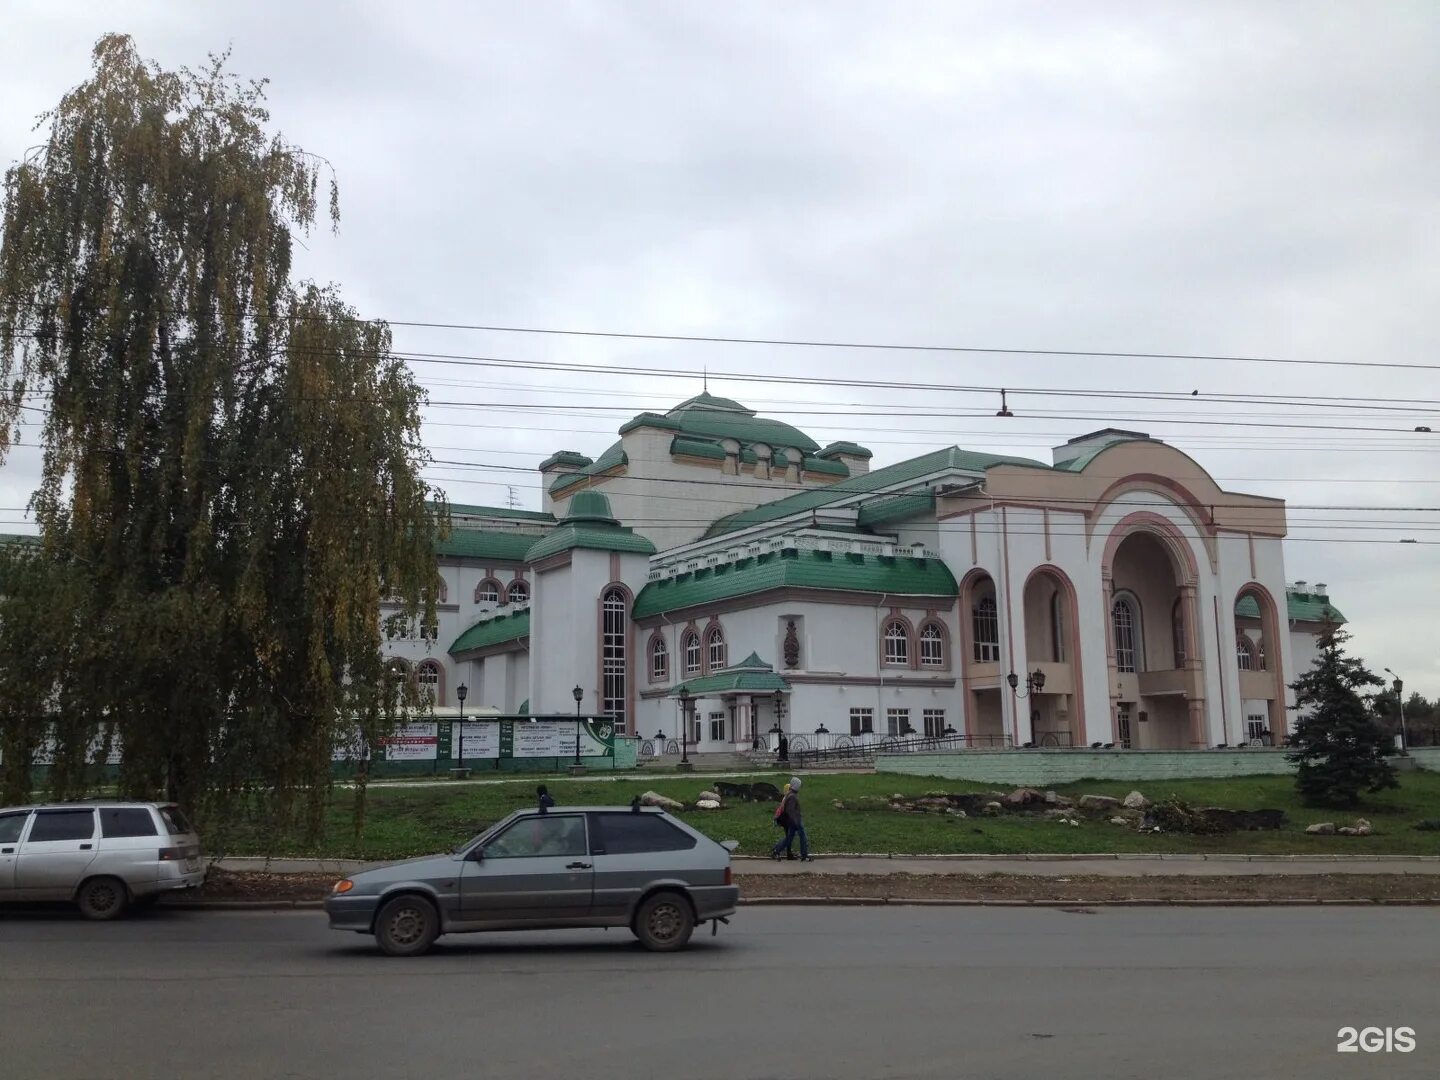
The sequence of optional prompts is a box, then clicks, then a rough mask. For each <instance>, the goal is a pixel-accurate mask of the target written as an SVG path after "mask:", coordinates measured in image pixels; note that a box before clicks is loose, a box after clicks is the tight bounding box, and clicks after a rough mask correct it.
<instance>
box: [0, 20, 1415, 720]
mask: <svg viewBox="0 0 1440 1080" xmlns="http://www.w3.org/2000/svg"><path fill="white" fill-rule="evenodd" d="M107 31H124V32H127V33H130V34H132V35H134V37H135V38H136V40H137V43H138V46H139V48H140V51H141V52H142V54H144V55H146V56H149V57H152V58H154V59H156V60H158V61H159V62H161V63H162V64H163V65H165V66H167V67H175V66H180V65H183V64H190V65H198V64H200V63H202V62H203V60H204V57H205V54H206V53H207V52H209V51H214V50H220V49H224V48H225V47H227V46H230V47H232V48H233V56H232V61H231V66H232V68H233V69H234V70H235V71H236V72H238V73H240V74H243V75H246V76H266V77H268V78H269V79H270V80H271V86H270V90H269V99H270V107H271V111H272V114H273V119H274V123H275V126H276V127H277V128H278V129H280V130H282V131H284V133H285V134H286V135H287V136H288V137H289V138H290V139H291V140H292V141H294V142H297V143H299V144H300V145H302V146H304V147H306V148H307V149H309V150H312V151H314V152H316V153H319V154H323V155H324V156H325V157H327V158H328V159H329V160H330V161H331V162H332V163H333V164H334V167H335V169H336V172H337V174H338V177H339V182H340V191H341V209H342V214H343V221H342V225H341V229H340V231H339V233H338V235H335V236H331V235H329V234H323V235H316V236H312V237H311V238H310V239H309V240H308V241H307V244H308V248H307V249H306V250H305V251H302V252H301V253H300V265H301V270H302V272H303V273H305V274H306V275H309V276H313V277H315V278H318V279H320V280H326V281H334V282H337V283H338V284H340V285H341V286H342V288H343V290H344V292H345V295H346V296H347V298H348V299H349V300H350V301H351V302H352V303H353V304H355V305H356V306H357V307H358V308H359V309H360V310H361V311H362V312H363V313H364V314H366V315H372V316H379V317H387V318H390V319H394V320H411V321H436V322H451V323H454V322H460V323H470V324H475V323H480V324H486V325H504V326H533V327H548V328H570V329H589V330H597V329H598V330H619V331H628V332H642V333H677V334H700V335H725V336H742V337H767V338H786V339H790V338H802V339H808V340H816V339H823V340H829V341H870V342H885V343H921V344H942V345H964V346H982V347H988V348H1036V349H1079V350H1084V349H1101V350H1109V351H1135V352H1164V353H1188V354H1207V355H1208V354H1215V355H1238V356H1262V357H1277V358H1285V359H1297V360H1327V361H1355V362H1360V363H1365V364H1374V363H1380V362H1388V363H1410V364H1435V363H1437V362H1440V348H1437V345H1440V321H1437V317H1436V311H1437V305H1440V295H1437V294H1440V201H1437V192H1440V144H1437V137H1440V136H1437V133H1440V87H1437V81H1440V80H1437V72H1440V61H1437V57H1440V20H1437V19H1436V17H1435V7H1434V4H1433V2H1417V3H1413V4H1406V3H1378V4H1357V3H1343V4H1324V3H1317V2H1313V0H1307V2H1304V3H1294V4H1286V3H1278V2H1266V3H1254V4H1219V3H1211V4H1205V5H1197V4H1191V3H1184V4H1138V3H1123V4H1103V3H1081V2H1078V0H1067V2H1057V3H1050V4H1042V3H1034V4H1017V3H994V4H971V3H958V2H943V3H941V2H937V3H934V4H907V3H894V2H888V3H875V4H862V3H815V4H806V3H799V2H791V3H786V4H776V3H744V2H741V3H730V4H720V5H715V4H711V5H704V4H699V3H690V4H683V5H681V4H675V3H658V2H654V3H647V2H628V3H619V2H616V3H584V2H575V3H544V4H499V3H452V4H447V3H427V2H423V0H412V2H407V3H404V4H398V3H393V2H388V0H387V2H380V0H375V2H370V3H355V2H350V3H343V4H340V3H334V4H329V3H319V2H312V0H304V2H301V3H296V2H294V0H290V2H286V3H279V2H273V0H251V2H249V3H246V4H244V5H241V4H193V3H180V2H176V0H171V2H164V3H162V2H142V0H104V2H87V0H69V2H67V3H56V2H55V0H5V3H4V4H3V7H0V164H4V165H7V166H8V165H9V164H10V163H12V162H13V161H14V160H15V159H16V158H17V157H18V156H19V155H20V154H21V153H22V152H23V151H24V149H25V148H26V147H27V146H30V145H32V144H34V143H36V142H38V141H40V138H39V136H37V135H36V134H35V133H34V132H33V131H32V125H33V121H34V117H35V115H36V114H37V113H39V112H40V111H41V110H43V109H45V108H48V107H49V106H51V105H53V104H54V103H55V102H56V101H57V99H58V98H59V96H60V95H61V94H62V93H63V92H64V91H65V90H66V89H68V88H69V87H70V86H72V85H74V84H75V83H77V82H79V81H81V80H83V79H84V78H85V77H86V76H87V73H88V71H89V64H90V58H89V51H90V47H91V45H92V44H93V42H94V40H95V39H96V38H97V37H98V36H99V35H100V34H102V33H105V32H107ZM396 343H397V346H398V347H399V348H401V349H404V350H413V351H421V352H435V353H450V354H460V355H467V356H490V357H502V358H511V359H520V360H561V361H569V362H579V363H590V364H615V363H626V364H637V365H642V366H650V367H666V368H680V369H688V370H694V371H697V372H698V371H699V370H700V369H701V368H702V367H708V368H709V369H710V370H711V371H712V372H722V373H723V372H738V373H755V372H768V373H778V374H790V375H812V376H813V375H824V376H835V377H849V378H886V379H903V380H906V381H916V382H926V383H946V384H964V385H971V386H977V385H978V386H1000V385H1004V386H1008V387H1014V388H1062V387H1070V388H1082V389H1099V390H1113V389H1129V390H1168V391H1183V392H1185V393H1187V394H1188V393H1189V391H1191V390H1199V391H1200V396H1199V397H1197V398H1195V399H1191V400H1188V401H1183V402H1153V401H1151V402H1134V403H1130V404H1121V403H1117V402H1115V401H1113V400H1110V401H1107V400H1106V399H1103V398H1098V399H1097V398H1090V399H1085V398H1060V397H1034V396H1027V397H1018V398H1012V399H1011V407H1012V409H1013V410H1014V411H1015V412H1016V413H1017V416H1016V417H1015V418H1014V419H998V418H996V417H994V416H993V415H991V414H993V412H994V411H995V409H996V408H998V405H999V402H998V400H996V399H995V398H994V396H993V395H979V396H972V395H962V394H956V393H936V392H926V393H915V392H904V391H895V390H874V389H871V390H855V389H845V388H833V387H831V388H827V387H819V386H777V385H774V384H768V385H767V384H760V383H754V382H751V383H745V382H743V381H734V380H730V381H726V380H721V379H717V378H714V377H712V379H711V383H710V387H711V389H712V390H714V391H718V392H720V393H725V394H728V395H730V396H734V397H738V398H739V399H741V400H742V401H744V402H746V403H747V404H749V405H751V406H752V407H754V408H758V409H760V410H761V411H762V412H765V413H767V414H771V415H776V416H780V417H782V418H785V419H788V420H790V422H792V423H794V424H796V425H797V426H799V427H801V428H803V429H804V430H806V431H808V432H810V433H811V434H813V435H814V437H815V438H816V439H817V440H819V441H821V442H827V441H830V440H833V439H839V438H850V439H854V440H855V441H858V442H861V443H864V444H865V445H867V446H870V447H871V448H872V449H873V450H874V451H875V455H876V461H875V464H877V465H883V464H888V463H891V462H894V461H898V460H900V459H902V458H905V457H909V456H913V455H914V454H917V453H921V452H924V451H925V450H927V449H933V448H936V447H939V446H943V445H948V444H951V443H958V444H959V445H961V446H966V447H975V448H987V449H994V450H997V451H1001V452H1006V453H1016V454H1023V455H1026V456H1032V457H1038V458H1040V459H1042V460H1046V461H1048V460H1049V447H1050V446H1052V445H1054V444H1056V443H1059V442H1062V441H1064V439H1066V438H1069V437H1071V436H1073V435H1076V434H1080V433H1082V432H1085V431H1088V430H1091V429H1094V428H1097V427H1101V426H1104V425H1105V424H1106V423H1108V422H1111V421H1114V422H1118V423H1120V424H1122V425H1123V426H1126V427H1132V428H1134V427H1138V428H1140V429H1142V430H1146V431H1149V432H1151V433H1152V434H1154V435H1156V436H1159V437H1162V438H1165V439H1166V440H1167V441H1170V442H1173V443H1174V444H1176V445H1178V446H1180V447H1181V448H1183V449H1185V450H1186V451H1188V452H1190V453H1192V454H1193V455H1194V456H1195V457H1196V458H1198V459H1199V461H1200V462H1201V463H1202V464H1203V465H1205V466H1206V467H1207V468H1208V469H1209V470H1210V471H1211V472H1212V473H1213V474H1214V475H1215V476H1216V477H1217V478H1218V479H1219V480H1220V482H1221V483H1222V484H1223V485H1224V486H1226V487H1227V488H1228V489H1230V490H1239V491H1248V492H1254V493H1257V494H1264V495H1272V496H1278V497H1283V498H1285V499H1286V500H1287V501H1288V502H1289V503H1290V504H1291V510H1290V521H1291V540H1289V541H1287V554H1286V561H1287V571H1288V574H1289V577H1290V578H1291V580H1295V579H1305V580H1308V581H1310V582H1317V581H1324V582H1327V583H1329V585H1330V592H1331V596H1332V598H1333V600H1334V602H1335V604H1336V605H1337V606H1338V607H1339V608H1340V609H1341V610H1342V611H1343V612H1344V613H1345V615H1346V616H1347V617H1348V618H1349V619H1350V621H1351V624H1352V626H1351V629H1352V630H1353V631H1354V633H1355V636H1356V641H1355V647H1356V649H1357V651H1358V652H1359V653H1360V654H1362V655H1363V656H1364V657H1366V658H1367V659H1368V661H1369V662H1370V663H1371V664H1372V666H1374V667H1375V668H1376V669H1377V670H1378V669H1379V668H1381V667H1387V666H1388V667H1392V668H1394V669H1395V670H1396V671H1398V672H1399V673H1400V674H1401V675H1402V676H1404V677H1405V679H1406V682H1407V684H1408V686H1409V687H1412V688H1415V689H1419V690H1421V691H1423V692H1426V693H1428V694H1429V695H1431V696H1434V695H1435V694H1437V693H1440V650H1437V648H1436V645H1435V641H1436V631H1435V626H1436V614H1435V613H1436V607H1437V593H1440V546H1435V545H1434V544H1433V543H1431V544H1426V543H1423V541H1432V542H1433V541H1436V540H1440V529H1437V526H1440V514H1436V513H1428V512H1420V511H1415V510H1405V511H1400V512H1391V513H1377V512H1373V511H1351V512H1345V511H1332V510H1314V509H1304V508H1305V507H1313V506H1325V507H1333V506H1340V507H1351V506H1360V507H1373V506H1387V507H1431V506H1435V505H1437V504H1440V482H1437V481H1440V469H1437V464H1440V454H1437V451H1440V441H1437V439H1440V434H1437V435H1435V436H1431V437H1428V438H1427V437H1424V436H1419V435H1414V434H1409V432H1410V431H1411V429H1412V428H1413V427H1415V426H1416V425H1419V424H1426V425H1429V426H1431V427H1434V428H1435V429H1436V432H1437V433H1440V405H1434V404H1430V405H1415V406H1414V408H1413V410H1410V411H1405V410H1402V411H1396V410H1395V404H1397V403H1399V404H1401V405H1406V406H1408V405H1410V404H1411V403H1414V402H1417V401H1419V400H1421V399H1427V400H1429V401H1431V402H1434V401H1437V400H1440V372H1437V371H1433V370H1432V371H1424V370H1409V371H1405V370H1396V369H1380V368H1372V369H1364V368H1349V367H1320V366H1293V365H1277V364H1256V363H1232V362H1211V361H1207V362H1196V361H1186V360H1158V359H1157V360H1115V359H1104V358H1076V357H1053V356H1052V357H1017V356H1013V355H1001V354H989V355H987V354H974V353H956V354H945V353H913V352H911V353H904V352H894V353H883V352H867V351H856V350H846V349H824V350H820V349H800V348H780V347H768V346H763V347H762V346H744V345H701V344H687V343H673V342H672V343H660V342H641V341H626V340H622V339H581V338H562V337H543V336H530V335H518V334H504V333H494V332H477V331H457V330H447V331H440V330H420V329H415V328H403V327H402V328H397V330H396ZM415 370H416V372H417V374H418V376H419V377H420V378H421V380H422V382H424V383H425V385H426V386H427V387H428V388H429V390H430V394H431V397H432V399H433V400H436V401H457V400H460V401H467V402H480V403H497V404H498V403H509V404H512V405H513V404H516V403H529V404H533V405H536V406H541V407H544V406H553V405H557V404H568V405H576V404H584V405H587V406H590V407H589V408H587V409H586V410H584V411H583V412H582V413H580V414H579V415H576V414H575V413H573V412H572V413H566V414H557V413H554V412H551V413H546V412H543V411H534V412H522V413H517V412H516V411H515V410H513V409H510V410H504V409H476V408H460V407H438V406H437V407H432V408H431V409H430V410H429V411H428V412H427V423H428V425H429V426H428V435H429V440H430V443H431V445H432V446H433V447H434V448H435V451H434V452H435V456H436V457H437V458H443V459H452V460H465V461H469V462H472V463H484V464H487V465H497V464H498V465H507V466H511V467H515V466H520V467H523V468H526V469H530V468H532V467H533V465H534V464H535V463H536V462H537V461H538V459H539V458H540V457H542V456H544V455H545V454H548V453H550V452H551V451H553V450H555V449H559V448H562V447H566V448H573V449H577V450H580V451H582V452H585V453H588V454H591V455H595V454H598V453H599V452H600V451H601V450H603V449H604V448H605V447H606V446H607V445H608V444H609V443H610V442H612V441H613V439H614V431H615V428H616V427H618V425H619V424H620V423H621V422H623V420H624V419H626V418H628V417H629V416H630V415H633V413H635V412H637V411H639V410H640V409H641V408H664V407H666V406H667V405H669V404H673V403H674V402H676V401H678V400H680V399H681V398H682V397H685V396H688V395H689V394H691V393H694V392H695V391H697V390H698V389H699V379H698V378H696V379H690V380H675V379H663V378H638V377H637V378H621V377H616V376H614V375H602V374H593V375H586V374H566V375H557V374H554V373H546V372H532V373H524V374H516V373H505V372H503V371H499V370H496V369H494V368H483V367H481V368H476V367H455V366H449V367H446V366H439V365H434V364H424V363H417V364H416V365H415ZM1217 393H1218V394H1236V393H1241V394H1244V393H1258V394H1280V395H1293V394H1306V395H1315V396H1319V395H1334V396H1337V397H1340V398H1350V397H1355V396H1362V395H1363V396H1365V397H1368V398H1384V399H1394V400H1393V401H1391V402H1389V403H1388V406H1389V407H1388V408H1386V409H1383V410H1360V409H1354V408H1346V409H1339V408H1296V407H1289V406H1283V407H1282V406H1280V405H1276V404H1264V403H1257V404H1221V403H1217V402H1206V401H1205V396H1206V395H1207V394H1217ZM903 406H910V407H911V408H912V409H913V408H914V407H916V406H922V407H925V408H929V409H931V410H948V411H955V410H973V411H974V412H975V413H976V414H977V415H974V416H941V417H935V416H931V417H923V418H921V417H915V418H910V419H905V418H899V417H893V416H884V415H876V413H877V411H883V410H885V409H886V408H887V407H895V408H893V409H892V410H891V411H904V410H903V408H900V407H903ZM823 410H830V411H831V412H840V413H844V412H853V413H854V414H855V415H854V416H851V417H846V416H837V415H817V414H816V413H817V412H819V411H823ZM1186 420H1189V421H1202V420H1203V421H1207V423H1204V424H1199V423H1182V422H1181V421H1186ZM1217 421H1218V422H1219V423H1218V424H1217V423H1216V422H1217ZM1265 424H1314V425H1338V426H1341V427H1363V428H1381V429H1384V430H1382V431H1345V430H1326V429H1323V428H1322V429H1318V430H1314V431H1303V430H1295V429H1292V428H1288V427H1264V426H1259V425H1265ZM37 471H38V455H37V453H36V451H35V450H34V448H33V446H27V447H21V448H18V449H17V450H16V451H15V453H14V454H13V455H12V457H11V459H10V460H9V462H8V463H7V464H6V466H5V468H4V469H3V471H0V505H3V506H5V507H7V509H6V510H5V511H4V512H3V513H0V518H3V519H4V520H5V521H6V524H4V525H0V530H4V529H9V530H11V531H27V529H28V528H30V527H29V526H26V525H24V524H15V522H16V520H17V519H20V518H21V516H22V515H21V513H20V512H19V511H18V510H16V509H14V508H16V507H20V506H22V505H23V504H24V503H25V502H26V500H27V499H28V496H29V492H30V490H31V489H32V487H33V485H34V482H35V478H36V475H37ZM432 476H433V478H434V479H435V480H436V481H437V482H439V483H441V484H442V485H443V486H444V487H445V488H446V490H447V492H448V494H449V496H450V498H451V499H452V501H456V502H476V503H491V504H499V505H504V504H505V502H506V501H507V499H508V498H509V497H510V496H509V493H508V492H507V490H506V486H505V485H507V484H509V485H513V486H514V487H515V489H516V490H515V493H514V494H515V498H517V499H518V500H519V501H520V503H521V505H524V506H529V507H537V506H538V504H539V488H538V478H537V475H536V474H535V473H534V472H505V471H482V470H480V469H476V468H465V467H460V466H440V465H437V466H436V467H435V468H434V470H433V473H432ZM1343 522H1348V523H1350V525H1351V526H1352V527H1351V528H1346V529H1338V528H1336V527H1335V526H1336V525H1337V524H1340V523H1343ZM1354 526H1359V527H1354ZM1402 537H1414V538H1415V539H1417V540H1420V541H1422V543H1420V544H1413V545H1412V544H1405V545H1401V544H1399V543H1398V542H1396V541H1398V540H1399V539H1400V538H1402ZM1339 539H1344V540H1347V541H1355V540H1366V541H1384V543H1354V542H1346V543H1337V542H1334V541H1335V540H1339Z"/></svg>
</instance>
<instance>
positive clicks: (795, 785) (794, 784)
mask: <svg viewBox="0 0 1440 1080" xmlns="http://www.w3.org/2000/svg"><path fill="white" fill-rule="evenodd" d="M790 790H791V791H799V790H800V778H799V777H798V776H792V777H790Z"/></svg>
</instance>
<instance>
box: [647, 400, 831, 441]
mask: <svg viewBox="0 0 1440 1080" xmlns="http://www.w3.org/2000/svg"><path fill="white" fill-rule="evenodd" d="M638 427H658V428H662V429H664V430H666V431H676V432H680V433H682V434H685V435H699V436H702V437H705V438H710V439H734V440H736V441H737V442H739V443H741V444H748V443H757V442H758V443H765V444H766V445H767V446H789V447H793V448H794V449H796V450H801V451H804V452H805V453H807V454H811V453H814V452H815V451H816V450H819V449H820V444H819V443H817V442H816V441H815V440H814V439H812V438H811V437H810V436H809V435H806V434H805V433H804V432H803V431H801V430H800V429H799V428H797V427H793V426H792V425H790V424H787V423H785V422H784V421H782V420H772V419H770V418H769V417H766V416H756V415H755V410H754V409H747V408H746V407H745V406H744V405H741V404H740V403H739V402H738V401H732V400H731V399H730V398H722V397H716V396H715V395H714V394H710V393H702V394H696V395H695V396H694V397H692V398H690V399H689V400H688V401H682V402H681V403H680V404H679V405H676V406H675V407H674V408H673V409H671V410H670V411H669V412H667V413H665V414H664V415H661V414H660V413H653V412H643V413H640V414H639V415H638V416H636V417H635V418H634V419H633V420H631V421H630V422H629V423H627V424H625V425H624V426H623V427H622V428H621V429H620V434H622V435H623V434H625V432H627V431H630V430H631V429H632V428H638Z"/></svg>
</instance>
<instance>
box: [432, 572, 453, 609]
mask: <svg viewBox="0 0 1440 1080" xmlns="http://www.w3.org/2000/svg"><path fill="white" fill-rule="evenodd" d="M449 594H450V590H449V589H448V588H447V587H446V585H445V579H444V578H443V577H439V576H437V577H436V578H435V602H436V603H437V604H443V603H445V598H446V597H447V596H448V595H449Z"/></svg>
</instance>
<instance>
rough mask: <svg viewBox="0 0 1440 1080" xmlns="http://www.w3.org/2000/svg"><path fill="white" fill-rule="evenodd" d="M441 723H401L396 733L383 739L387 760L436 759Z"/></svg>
mask: <svg viewBox="0 0 1440 1080" xmlns="http://www.w3.org/2000/svg"><path fill="white" fill-rule="evenodd" d="M438 728H439V725H437V724H434V723H430V724H400V725H399V726H398V727H396V728H395V734H393V735H391V736H389V737H388V738H385V739H381V740H380V742H381V744H382V745H383V746H384V747H385V760H386V761H434V760H435V758H436V756H437V754H438V751H439V747H438V743H439V735H438Z"/></svg>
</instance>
